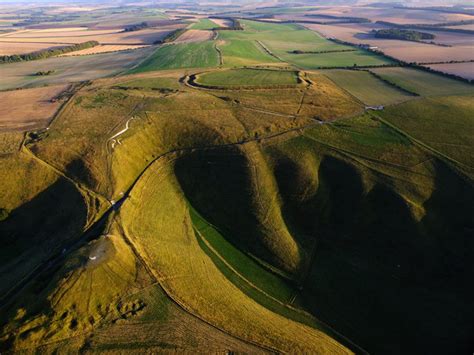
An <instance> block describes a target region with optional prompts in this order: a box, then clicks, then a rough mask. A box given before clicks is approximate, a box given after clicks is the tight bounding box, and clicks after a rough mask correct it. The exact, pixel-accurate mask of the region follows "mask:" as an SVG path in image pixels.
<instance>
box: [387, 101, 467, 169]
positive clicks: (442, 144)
mask: <svg viewBox="0 0 474 355" xmlns="http://www.w3.org/2000/svg"><path fill="white" fill-rule="evenodd" d="M473 102H474V100H473V96H458V97H456V96H452V97H436V98H429V99H425V100H415V101H413V102H407V103H404V104H400V105H397V106H393V107H390V108H388V109H387V110H386V111H384V112H381V113H380V115H381V117H383V118H384V119H386V120H387V121H389V122H390V123H392V124H394V125H395V126H396V127H398V128H400V129H401V130H402V131H404V132H406V133H407V134H409V135H410V136H412V137H414V138H416V139H418V140H420V141H421V142H423V143H425V144H427V145H428V146H429V147H432V148H434V149H435V150H437V151H439V152H441V153H442V154H444V155H446V156H448V157H449V158H451V159H453V160H454V161H457V162H459V163H460V165H461V167H464V168H465V169H467V171H468V172H469V173H470V174H471V176H473V175H474V152H473V150H472V141H473V139H474V122H473V120H472V113H473V111H474V104H473Z"/></svg>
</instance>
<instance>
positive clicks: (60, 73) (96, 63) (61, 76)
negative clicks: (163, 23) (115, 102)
mask: <svg viewBox="0 0 474 355" xmlns="http://www.w3.org/2000/svg"><path fill="white" fill-rule="evenodd" d="M153 50H154V48H151V47H149V48H141V49H137V50H134V51H122V52H116V53H104V54H96V55H85V56H84V55H83V56H75V57H61V58H59V57H56V58H48V59H42V60H32V61H29V62H20V63H10V64H2V65H0V90H5V89H13V88H19V87H37V86H43V85H52V84H63V83H71V82H77V81H83V80H94V79H97V78H101V77H104V76H108V75H111V74H116V73H118V72H121V71H124V70H127V69H130V68H131V67H133V66H134V65H136V64H137V63H138V62H140V61H142V60H143V59H144V58H146V57H147V56H148V55H150V53H151V52H152V51H153ZM47 70H54V71H55V72H54V73H53V74H51V75H46V76H34V75H33V74H34V73H36V72H38V71H47Z"/></svg>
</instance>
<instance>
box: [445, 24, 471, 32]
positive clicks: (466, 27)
mask: <svg viewBox="0 0 474 355" xmlns="http://www.w3.org/2000/svg"><path fill="white" fill-rule="evenodd" d="M448 28H459V29H463V30H471V31H474V24H472V25H460V26H449V27H448Z"/></svg>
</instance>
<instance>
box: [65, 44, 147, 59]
mask: <svg viewBox="0 0 474 355" xmlns="http://www.w3.org/2000/svg"><path fill="white" fill-rule="evenodd" d="M143 47H148V45H127V44H124V45H122V44H104V45H100V46H96V47H92V48H86V49H83V50H80V51H76V52H70V53H66V54H62V55H60V56H59V57H72V56H77V55H91V54H99V53H110V52H119V51H127V50H133V49H138V48H143Z"/></svg>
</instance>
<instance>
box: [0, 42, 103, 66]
mask: <svg viewBox="0 0 474 355" xmlns="http://www.w3.org/2000/svg"><path fill="white" fill-rule="evenodd" d="M98 45H99V42H97V41H87V42H83V43H78V44H73V45H70V46H64V47H58V48H49V49H43V50H40V51H37V52H32V53H27V54H13V55H4V56H0V64H1V63H15V62H24V61H30V60H38V59H46V58H50V57H55V56H57V55H61V54H65V53H70V52H75V51H80V50H82V49H87V48H92V47H95V46H98Z"/></svg>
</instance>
